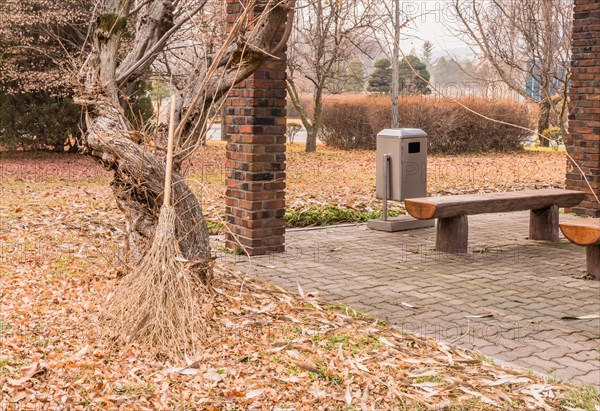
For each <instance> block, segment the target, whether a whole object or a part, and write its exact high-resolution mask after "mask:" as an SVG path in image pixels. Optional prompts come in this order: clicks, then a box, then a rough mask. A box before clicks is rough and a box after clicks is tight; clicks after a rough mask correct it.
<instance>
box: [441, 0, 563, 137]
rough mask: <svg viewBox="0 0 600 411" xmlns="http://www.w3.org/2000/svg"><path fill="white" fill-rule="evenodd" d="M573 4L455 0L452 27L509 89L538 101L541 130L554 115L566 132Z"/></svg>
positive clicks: (559, 0)
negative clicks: (454, 19)
mask: <svg viewBox="0 0 600 411" xmlns="http://www.w3.org/2000/svg"><path fill="white" fill-rule="evenodd" d="M572 6H573V4H572V1H571V0H489V1H481V0H470V1H468V2H465V1H462V0H453V10H454V13H455V14H456V17H457V22H458V24H448V25H447V26H448V28H449V29H450V30H453V31H455V33H456V34H457V35H458V36H460V37H461V38H462V39H463V40H464V41H465V42H466V43H467V44H469V45H471V46H472V48H473V49H474V51H475V52H476V53H478V54H479V55H481V56H482V57H483V59H484V60H485V61H487V62H488V63H489V65H490V66H491V67H492V68H493V70H494V72H495V73H496V75H497V76H498V77H499V78H500V79H501V80H502V81H503V82H504V83H506V84H507V85H508V87H510V89H512V90H513V91H514V92H516V93H518V94H519V95H520V96H522V97H523V98H525V99H527V100H529V101H533V102H535V103H537V104H538V106H539V109H540V117H539V120H538V132H539V133H541V132H543V131H544V130H545V129H547V128H548V127H549V126H550V125H551V118H552V117H554V118H556V119H557V120H555V121H556V122H557V123H558V124H557V125H558V126H559V127H560V128H561V130H562V132H563V135H564V134H566V112H567V93H568V78H569V72H570V70H569V68H570V56H571V55H570V52H571V28H572ZM528 82H529V83H530V84H533V85H534V87H533V88H531V87H528V86H527V83H528ZM542 142H544V143H546V144H547V142H546V140H543V141H542Z"/></svg>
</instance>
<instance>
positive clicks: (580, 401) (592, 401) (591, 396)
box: [560, 385, 600, 411]
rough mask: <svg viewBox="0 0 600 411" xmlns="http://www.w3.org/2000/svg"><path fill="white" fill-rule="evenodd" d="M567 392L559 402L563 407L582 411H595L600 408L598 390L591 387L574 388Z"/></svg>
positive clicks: (599, 393)
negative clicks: (581, 410)
mask: <svg viewBox="0 0 600 411" xmlns="http://www.w3.org/2000/svg"><path fill="white" fill-rule="evenodd" d="M571 388H572V390H571V391H569V392H568V394H567V396H566V397H565V398H562V399H561V400H560V405H562V406H563V407H570V408H580V409H583V410H589V411H596V410H597V409H598V407H600V390H598V388H596V387H593V386H591V385H584V386H576V385H573V386H572V387H571Z"/></svg>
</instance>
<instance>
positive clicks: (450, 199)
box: [404, 188, 585, 253]
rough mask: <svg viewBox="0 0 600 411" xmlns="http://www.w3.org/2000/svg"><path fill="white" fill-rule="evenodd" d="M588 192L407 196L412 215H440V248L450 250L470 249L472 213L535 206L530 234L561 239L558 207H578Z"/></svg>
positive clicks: (443, 250) (442, 250)
mask: <svg viewBox="0 0 600 411" xmlns="http://www.w3.org/2000/svg"><path fill="white" fill-rule="evenodd" d="M584 198H585V193H583V192H581V191H574V190H561V189H557V188H548V189H542V190H524V191H514V192H504V193H483V194H466V195H457V196H440V197H423V198H410V199H406V200H404V204H405V206H406V210H407V211H408V213H409V214H410V215H412V216H413V217H415V218H418V219H421V220H429V219H432V218H437V219H438V221H437V234H436V250H438V251H441V252H446V253H466V252H467V246H468V236H469V225H468V219H467V216H468V215H472V214H486V213H503V212H510V211H523V210H531V213H530V219H529V238H530V239H531V240H545V241H555V242H556V241H558V239H559V234H558V233H559V229H558V209H559V208H560V207H574V206H576V205H577V204H579V203H581V202H582V201H583V199H584Z"/></svg>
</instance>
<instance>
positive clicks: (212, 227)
mask: <svg viewBox="0 0 600 411" xmlns="http://www.w3.org/2000/svg"><path fill="white" fill-rule="evenodd" d="M206 225H207V226H208V231H209V233H210V235H215V234H220V233H221V229H222V228H223V227H224V226H225V224H224V223H223V222H222V221H212V220H206Z"/></svg>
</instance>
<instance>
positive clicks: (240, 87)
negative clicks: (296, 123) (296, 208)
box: [225, 0, 286, 255]
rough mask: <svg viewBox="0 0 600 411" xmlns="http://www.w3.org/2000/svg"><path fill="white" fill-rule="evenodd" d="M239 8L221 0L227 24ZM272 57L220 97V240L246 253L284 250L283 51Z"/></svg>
mask: <svg viewBox="0 0 600 411" xmlns="http://www.w3.org/2000/svg"><path fill="white" fill-rule="evenodd" d="M240 10H241V5H240V0H227V19H228V22H229V24H232V23H233V22H234V21H235V18H236V16H237V14H238V13H239V12H240ZM256 12H260V9H259V8H257V10H256ZM282 29H283V28H282ZM281 34H283V31H281ZM277 40H279V39H276V40H275V43H277V42H278V41H277ZM277 57H279V58H280V60H276V59H270V60H268V61H267V62H266V63H264V64H263V65H262V66H261V67H260V68H259V69H258V70H257V71H256V72H255V73H254V74H253V75H252V76H250V77H249V78H248V79H246V80H244V81H242V82H241V83H239V84H237V85H236V87H235V88H234V89H233V90H232V91H231V92H230V94H229V98H228V100H227V102H226V105H227V119H226V126H227V137H228V138H227V141H228V143H227V153H226V158H227V163H226V167H227V193H226V210H225V211H226V214H227V224H228V229H229V230H228V231H230V232H231V233H229V232H228V233H227V234H226V246H227V248H229V249H237V248H241V246H240V244H241V245H242V246H243V247H244V248H245V249H246V250H247V251H248V252H249V253H250V255H261V254H267V253H272V252H282V251H284V234H285V222H284V219H283V216H284V213H285V141H286V137H285V128H286V110H285V96H286V91H285V68H286V64H285V61H286V60H285V58H286V54H285V51H283V52H281V53H280V55H278V56H277ZM238 242H239V243H238Z"/></svg>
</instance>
